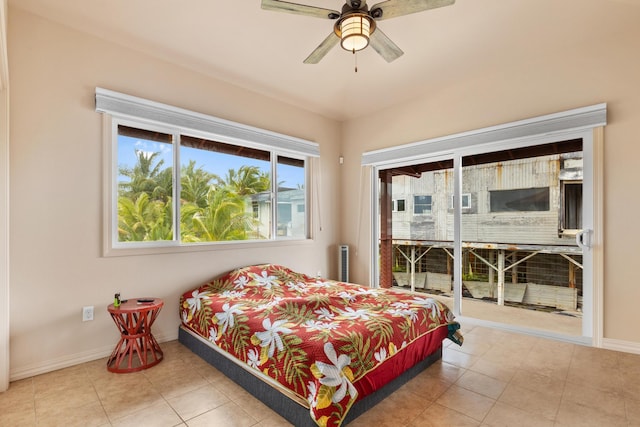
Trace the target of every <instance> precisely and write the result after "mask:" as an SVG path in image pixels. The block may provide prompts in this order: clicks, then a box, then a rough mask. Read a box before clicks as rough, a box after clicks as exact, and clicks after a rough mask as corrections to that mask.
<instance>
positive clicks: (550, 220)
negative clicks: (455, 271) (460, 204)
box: [392, 155, 575, 245]
mask: <svg viewBox="0 0 640 427" xmlns="http://www.w3.org/2000/svg"><path fill="white" fill-rule="evenodd" d="M560 172H561V158H560V156H559V155H552V156H543V157H538V158H532V159H522V160H513V161H508V162H501V163H492V164H487V165H479V166H468V167H465V168H464V169H463V174H462V175H463V182H462V193H463V194H469V195H470V198H471V207H470V208H465V209H463V212H462V213H463V215H462V238H463V240H466V241H473V242H486V243H520V244H541V245H573V244H575V242H574V241H573V239H571V238H568V237H558V227H559V209H560V197H561V194H560ZM528 188H549V210H547V211H514V212H491V211H490V193H491V191H496V190H512V189H528ZM452 194H453V171H452V170H443V171H436V172H426V173H423V174H422V177H421V178H411V177H408V176H396V177H394V178H393V188H392V198H393V199H396V200H397V199H404V200H405V211H404V212H394V213H393V237H394V238H395V239H408V240H453V210H452V209H451V208H450V203H451V196H452ZM414 195H430V196H431V198H432V211H431V213H430V214H428V215H424V214H423V215H414V199H413V196H414Z"/></svg>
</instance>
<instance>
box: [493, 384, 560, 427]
mask: <svg viewBox="0 0 640 427" xmlns="http://www.w3.org/2000/svg"><path fill="white" fill-rule="evenodd" d="M498 401H499V402H502V403H504V404H507V405H509V406H511V407H514V408H518V409H521V410H523V411H525V412H527V413H529V414H534V415H537V416H541V417H543V418H545V419H548V420H550V421H553V420H554V419H555V417H556V415H557V413H558V407H559V406H560V401H561V397H560V396H554V395H553V394H550V393H544V392H537V391H533V390H529V389H526V388H522V387H519V386H516V385H514V384H513V383H511V384H509V385H508V386H507V388H506V389H505V390H504V392H503V393H502V395H501V396H500V399H498Z"/></svg>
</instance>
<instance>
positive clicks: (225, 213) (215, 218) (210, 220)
mask: <svg viewBox="0 0 640 427" xmlns="http://www.w3.org/2000/svg"><path fill="white" fill-rule="evenodd" d="M159 155H160V153H151V154H149V153H145V152H143V151H136V159H137V161H136V165H135V166H134V167H132V168H128V167H120V168H119V173H120V175H123V176H126V177H127V178H129V180H128V181H124V182H120V183H119V191H118V236H119V241H121V242H133V241H157V240H172V239H173V198H172V193H173V170H172V168H171V167H167V168H163V165H164V160H162V159H160V160H158V156H159ZM180 175H181V176H180V188H181V190H180V238H181V241H183V242H190V243H194V242H213V241H225V240H226V241H229V240H246V239H248V238H250V237H253V236H254V233H255V229H256V221H255V220H254V219H253V217H252V215H251V213H250V212H247V206H246V204H247V201H248V197H249V196H250V195H253V194H258V193H261V192H264V191H267V190H268V189H269V188H270V186H271V184H270V183H271V181H270V178H269V174H267V173H262V172H261V171H260V170H259V169H258V168H257V167H255V166H241V167H240V168H239V169H238V171H236V170H234V169H229V171H228V173H227V176H226V177H225V179H221V178H220V177H219V176H217V175H215V174H212V173H210V172H207V171H205V170H204V169H203V168H202V167H201V166H200V167H199V166H197V165H196V162H195V161H193V160H191V161H190V162H189V164H187V165H183V166H182V168H181V169H180Z"/></svg>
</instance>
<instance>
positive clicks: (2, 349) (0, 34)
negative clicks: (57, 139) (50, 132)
mask: <svg viewBox="0 0 640 427" xmlns="http://www.w3.org/2000/svg"><path fill="white" fill-rule="evenodd" d="M6 20H7V0H2V2H1V3H0V392H3V391H5V390H7V389H8V388H9V308H10V307H9V78H8V69H9V67H8V59H7V25H6V24H7V22H6Z"/></svg>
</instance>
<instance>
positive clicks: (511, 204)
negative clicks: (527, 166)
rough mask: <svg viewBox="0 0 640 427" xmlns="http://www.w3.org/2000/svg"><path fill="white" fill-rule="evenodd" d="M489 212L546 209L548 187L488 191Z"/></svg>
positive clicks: (547, 207)
mask: <svg viewBox="0 0 640 427" xmlns="http://www.w3.org/2000/svg"><path fill="white" fill-rule="evenodd" d="M489 194H490V196H489V197H490V203H491V212H513V211H519V212H522V211H548V210H549V188H548V187H544V188H520V189H516V190H494V191H490V192H489Z"/></svg>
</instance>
